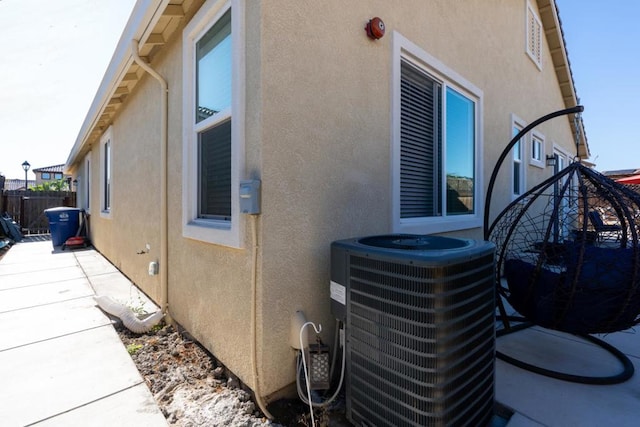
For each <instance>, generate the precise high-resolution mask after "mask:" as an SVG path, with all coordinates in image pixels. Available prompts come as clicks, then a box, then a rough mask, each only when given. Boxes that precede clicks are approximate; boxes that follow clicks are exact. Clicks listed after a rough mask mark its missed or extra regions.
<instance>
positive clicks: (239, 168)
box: [182, 0, 245, 248]
mask: <svg viewBox="0 0 640 427" xmlns="http://www.w3.org/2000/svg"><path fill="white" fill-rule="evenodd" d="M229 8H231V45H232V52H233V53H232V69H233V77H232V81H231V87H232V89H231V90H232V101H231V111H230V114H229V113H227V115H228V116H229V117H231V135H232V140H231V220H230V221H222V220H215V219H204V218H198V197H199V195H198V132H199V131H202V130H204V129H206V128H208V127H209V126H210V122H209V121H207V120H204V121H202V122H199V123H196V117H195V107H194V106H195V87H196V67H195V45H196V42H197V41H198V40H199V39H200V38H201V37H202V36H203V35H204V34H205V33H206V32H207V31H208V30H209V29H210V28H211V27H212V26H213V25H214V24H215V23H216V22H217V21H218V19H220V18H221V17H222V16H223V15H224V13H225V12H227V10H229ZM244 15H245V9H244V1H242V0H217V1H215V0H209V1H207V2H205V4H204V5H203V6H202V7H201V8H200V10H198V12H197V13H196V15H195V16H194V17H193V19H192V20H191V21H190V22H189V24H188V25H187V27H186V28H185V29H184V30H183V37H182V38H183V42H182V43H183V61H182V63H183V107H182V114H183V145H182V154H183V156H182V157H183V163H182V178H183V179H182V182H183V188H182V190H183V191H182V194H183V196H182V235H183V236H184V237H186V238H190V239H195V240H199V241H203V242H207V243H213V244H219V245H223V246H229V247H234V248H242V247H243V239H241V236H242V233H243V221H241V218H240V205H239V187H240V176H241V174H242V173H243V172H244V153H245V148H244V147H245V131H244V128H245V107H244V104H245V22H244Z"/></svg>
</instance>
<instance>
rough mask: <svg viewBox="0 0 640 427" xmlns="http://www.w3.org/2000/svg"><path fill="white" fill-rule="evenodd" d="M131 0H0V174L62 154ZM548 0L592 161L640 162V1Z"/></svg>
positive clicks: (619, 165)
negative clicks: (553, 2) (560, 31)
mask: <svg viewBox="0 0 640 427" xmlns="http://www.w3.org/2000/svg"><path fill="white" fill-rule="evenodd" d="M509 1H515V0H509ZM134 3H135V0H0V172H1V173H3V174H4V175H6V176H7V177H8V178H24V172H23V171H22V168H21V167H20V164H22V162H23V161H25V160H28V161H29V163H31V165H32V167H34V168H36V167H42V166H50V165H53V164H58V163H64V162H65V161H66V160H67V156H68V154H69V151H70V150H71V147H72V146H73V143H74V142H75V138H76V137H77V134H78V131H79V129H80V126H81V125H82V121H83V120H84V117H85V114H86V112H87V111H88V109H89V106H90V105H91V101H92V100H93V96H94V95H95V93H96V90H97V88H98V85H99V84H100V80H101V79H102V75H103V73H104V70H105V69H106V67H107V65H108V63H109V60H110V58H111V55H112V53H113V50H114V48H115V46H116V44H117V41H118V39H119V36H120V33H121V31H122V29H123V28H124V25H125V24H126V21H127V19H128V16H129V14H130V12H131V9H132V8H133V5H134ZM557 3H558V6H559V8H560V17H561V19H562V23H563V28H564V33H565V38H566V41H567V47H568V51H569V59H570V61H571V67H572V70H573V75H574V79H575V83H576V88H577V92H578V96H579V97H580V100H581V103H582V104H583V105H584V106H585V112H584V115H583V117H584V120H585V127H586V130H587V138H588V140H589V145H590V148H591V154H592V160H593V161H595V163H596V165H597V166H596V167H597V169H598V170H613V169H631V168H640V148H638V145H639V144H640V136H638V135H639V133H638V131H637V130H636V123H637V115H638V114H637V112H636V111H637V110H638V107H637V104H638V99H640V78H639V77H640V75H639V74H640V71H639V70H640V21H639V20H638V17H640V0H610V1H607V2H604V1H597V0H557ZM30 178H33V175H32V174H31V175H30Z"/></svg>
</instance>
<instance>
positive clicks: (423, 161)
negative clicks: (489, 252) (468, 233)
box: [400, 61, 442, 218]
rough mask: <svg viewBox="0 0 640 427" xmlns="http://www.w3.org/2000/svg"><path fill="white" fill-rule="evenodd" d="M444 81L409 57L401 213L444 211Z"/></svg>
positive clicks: (404, 70) (404, 79) (404, 72)
mask: <svg viewBox="0 0 640 427" xmlns="http://www.w3.org/2000/svg"><path fill="white" fill-rule="evenodd" d="M441 90H442V87H441V85H440V84H439V83H438V82H436V81H435V80H433V79H431V78H430V77H429V76H427V75H426V74H425V73H424V72H422V71H420V70H419V69H417V68H416V67H414V66H413V65H411V64H409V63H408V62H406V61H402V64H401V78H400V91H401V94H400V99H401V106H400V139H401V148H400V151H401V157H400V204H401V206H400V214H401V217H402V218H419V217H431V216H438V215H440V214H441V213H442V197H441V194H440V188H442V173H441V169H442V161H441V158H442V140H441V134H442V119H441V114H440V108H441V104H442V102H441Z"/></svg>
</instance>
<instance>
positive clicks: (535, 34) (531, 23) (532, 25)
mask: <svg viewBox="0 0 640 427" xmlns="http://www.w3.org/2000/svg"><path fill="white" fill-rule="evenodd" d="M525 19H526V21H525V29H526V37H525V51H526V52H527V55H528V56H529V58H530V59H531V60H532V61H533V63H534V64H536V67H538V69H539V70H542V21H540V17H539V16H538V14H537V13H536V11H535V10H534V8H533V6H532V5H531V3H530V2H529V1H527V13H526V18H525Z"/></svg>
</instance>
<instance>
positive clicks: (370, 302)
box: [331, 235, 495, 426]
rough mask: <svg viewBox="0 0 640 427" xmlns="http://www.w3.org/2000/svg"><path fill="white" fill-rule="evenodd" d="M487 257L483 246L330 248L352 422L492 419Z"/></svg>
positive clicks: (351, 243) (425, 239) (367, 243)
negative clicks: (342, 328)
mask: <svg viewBox="0 0 640 427" xmlns="http://www.w3.org/2000/svg"><path fill="white" fill-rule="evenodd" d="M394 241H395V242H399V243H397V244H395V245H394V244H392V245H388V244H386V243H385V242H394ZM380 242H382V243H380ZM407 245H408V246H407ZM413 245H417V246H418V247H417V248H416V247H412V246H413ZM389 246H391V247H389ZM403 246H406V247H403ZM494 250H495V249H494V246H493V244H492V243H489V242H483V241H473V240H466V239H453V238H446V237H436V236H418V235H388V236H373V237H366V238H361V239H350V240H342V241H338V242H334V243H333V244H332V246H331V297H332V301H331V304H332V310H333V313H334V314H335V315H336V317H338V318H339V319H341V320H342V321H343V322H345V324H346V340H347V341H346V351H347V360H346V364H347V368H346V369H347V371H346V383H345V386H346V400H347V418H348V419H349V420H350V421H351V422H353V423H354V424H357V425H360V424H362V425H375V426H399V425H406V426H445V425H446V426H449V425H469V426H478V425H486V424H487V423H488V422H489V421H490V419H491V416H492V414H493V399H494V352H495V333H494V315H495V311H494V310H495V305H494V304H495V300H494V282H493V280H494Z"/></svg>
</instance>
